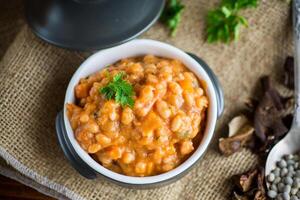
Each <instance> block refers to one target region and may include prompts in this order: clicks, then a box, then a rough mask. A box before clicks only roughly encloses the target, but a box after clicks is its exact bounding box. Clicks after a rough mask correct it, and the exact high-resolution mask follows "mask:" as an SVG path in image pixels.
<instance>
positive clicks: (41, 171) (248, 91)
mask: <svg viewBox="0 0 300 200" xmlns="http://www.w3.org/2000/svg"><path fill="white" fill-rule="evenodd" d="M183 2H184V3H185V5H186V10H185V12H184V14H183V17H182V23H181V24H180V26H179V29H178V32H177V35H176V37H169V35H168V32H167V30H166V29H165V28H164V27H163V26H162V25H160V24H158V23H157V24H156V25H155V26H153V27H152V28H151V29H150V30H148V31H147V32H146V33H145V34H143V36H142V37H143V38H151V39H155V40H160V41H164V42H167V43H170V44H172V45H174V46H176V47H178V48H180V49H183V50H185V51H187V52H193V53H195V54H197V55H198V56H200V57H201V58H203V59H204V60H205V61H206V62H207V63H208V64H209V66H210V67H211V68H212V69H213V70H214V72H215V73H216V74H217V76H218V78H219V79H220V82H221V84H222V86H223V89H224V93H225V102H226V106H225V110H224V114H223V116H222V117H221V118H220V119H219V121H218V126H217V130H216V133H215V137H214V140H213V142H212V144H211V146H210V148H209V150H208V151H207V153H206V155H205V156H204V157H203V158H202V159H201V162H199V163H198V164H197V165H196V167H195V168H194V169H193V170H192V171H191V172H189V173H188V174H187V175H186V176H185V177H183V178H182V179H181V180H179V181H177V182H175V183H173V184H171V185H167V186H164V187H161V188H156V189H151V190H136V189H127V188H122V187H119V186H116V185H114V184H111V183H108V182H106V181H103V180H101V179H97V180H86V179H84V178H83V177H81V176H80V175H79V174H78V173H77V172H76V171H75V170H74V169H73V168H72V167H71V166H70V165H69V163H68V162H67V160H66V159H65V157H64V155H63V153H62V151H61V149H60V147H59V146H58V141H57V138H56V134H55V126H54V121H55V117H56V114H57V113H58V112H59V111H60V110H61V109H62V107H63V99H64V95H65V90H66V87H67V84H68V82H69V80H70V78H71V76H72V74H73V73H74V71H75V70H76V69H77V67H78V66H79V65H80V64H81V63H82V62H83V60H84V59H85V58H86V57H87V56H88V55H90V53H80V52H74V51H69V50H65V49H61V48H58V47H55V46H52V45H50V44H48V43H46V42H44V41H42V40H40V39H39V38H37V37H36V36H35V35H34V34H33V33H32V32H31V30H30V28H29V27H28V26H27V25H26V24H25V20H24V18H23V13H22V12H23V7H22V1H3V2H1V7H0V11H1V12H0V59H1V60H0V80H1V84H0V156H1V157H2V158H3V159H4V160H5V161H6V162H7V163H8V164H9V165H10V166H11V167H12V168H13V169H14V170H16V174H18V173H19V174H22V176H24V177H26V178H27V179H28V180H30V181H32V183H34V184H35V185H40V186H41V187H43V188H45V187H46V188H49V190H51V191H53V192H54V193H52V194H53V195H54V194H55V195H56V196H57V197H60V196H59V195H63V196H65V197H67V198H71V199H91V200H97V199H99V200H100V199H101V200H102V199H103V200H106V199H107V200H111V199H116V200H118V199H120V200H124V199H144V200H147V199H149V200H150V199H151V200H152V199H165V200H179V199H180V200H182V199H189V200H190V199H208V200H211V199H217V200H222V199H228V197H229V194H230V192H231V183H230V181H229V178H230V177H231V176H232V175H233V174H236V173H239V172H242V171H245V170H247V169H249V168H251V167H253V166H255V165H256V163H257V160H256V157H255V156H254V155H252V154H251V153H250V152H248V151H242V152H239V153H236V154H235V155H233V156H231V157H229V158H225V157H223V156H221V155H220V154H219V153H218V151H217V140H218V137H219V136H220V135H222V134H223V133H224V132H225V131H224V130H225V125H226V123H227V122H228V121H229V120H230V118H232V117H233V116H234V115H235V114H236V113H238V112H239V110H241V109H243V102H244V101H245V100H246V99H247V98H249V97H250V96H252V95H255V93H254V92H253V88H255V86H256V84H257V82H258V79H259V77H260V76H262V75H268V74H269V75H271V77H272V78H273V79H274V80H275V81H277V82H278V81H279V80H280V79H281V74H282V68H281V66H282V65H283V62H284V58H285V57H286V56H287V55H289V54H291V52H292V39H291V38H292V37H291V22H290V21H291V20H290V17H289V11H290V10H289V5H288V4H287V3H285V2H284V1H281V0H265V1H261V3H260V5H259V7H258V8H257V9H249V10H246V11H245V12H244V14H245V16H247V18H248V19H249V24H250V27H249V28H247V29H243V31H242V33H241V38H240V40H239V41H238V42H237V43H231V44H230V45H223V44H214V45H211V44H208V43H206V42H205V29H204V28H205V22H204V19H205V15H206V13H207V11H208V10H209V9H211V8H213V7H214V6H215V5H217V3H218V2H219V1H218V0H211V1H206V0H185V1H183ZM2 3H3V4H4V5H3V6H2ZM0 166H4V167H5V166H6V164H5V163H3V162H0ZM0 173H1V171H0ZM2 173H3V170H2ZM30 181H28V182H30ZM28 184H30V183H28ZM33 187H34V186H33ZM35 187H38V186H35ZM41 191H43V190H41ZM45 193H47V192H45ZM58 194H59V195H58Z"/></svg>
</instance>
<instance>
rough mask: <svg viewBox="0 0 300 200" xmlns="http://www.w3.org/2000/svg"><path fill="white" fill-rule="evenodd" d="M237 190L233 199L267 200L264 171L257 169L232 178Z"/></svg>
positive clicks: (233, 194) (234, 191) (260, 168)
mask: <svg viewBox="0 0 300 200" xmlns="http://www.w3.org/2000/svg"><path fill="white" fill-rule="evenodd" d="M232 179H233V182H234V185H235V189H234V190H233V193H232V199H236V200H248V199H249V200H250V199H251V200H252V199H254V200H266V199H267V196H266V188H265V183H264V169H263V168H262V167H257V168H255V169H253V170H250V171H248V172H246V173H243V174H239V175H234V176H233V177H232Z"/></svg>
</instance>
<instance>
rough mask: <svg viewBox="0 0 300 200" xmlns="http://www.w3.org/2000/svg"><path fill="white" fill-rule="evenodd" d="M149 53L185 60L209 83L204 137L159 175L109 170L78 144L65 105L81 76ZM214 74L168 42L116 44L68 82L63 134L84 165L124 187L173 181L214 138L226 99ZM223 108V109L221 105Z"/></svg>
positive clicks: (206, 87) (199, 76)
mask: <svg viewBox="0 0 300 200" xmlns="http://www.w3.org/2000/svg"><path fill="white" fill-rule="evenodd" d="M147 54H152V55H156V56H160V57H166V58H175V59H178V60H180V61H181V62H183V64H185V65H186V67H187V68H189V69H190V70H191V71H192V72H194V73H195V75H197V77H198V78H199V79H200V80H202V81H204V82H205V83H206V84H205V88H204V89H205V92H206V94H207V96H208V99H209V108H208V115H207V122H206V128H205V131H204V136H203V139H202V141H201V143H200V145H199V146H198V147H197V149H196V150H195V152H194V153H193V154H192V155H191V156H190V157H189V158H188V159H187V160H186V161H185V162H183V163H182V164H181V165H179V166H178V167H176V168H175V169H173V170H171V171H168V172H166V173H163V174H160V175H155V176H148V177H132V176H126V175H122V174H118V173H116V172H113V171H111V170H109V169H106V168H105V167H103V166H102V165H101V164H99V163H98V162H96V161H95V160H94V159H93V158H92V157H91V156H90V155H89V154H88V153H87V152H85V151H84V150H83V149H82V148H81V147H80V145H79V143H78V142H77V141H76V139H75V137H74V133H73V130H72V128H71V126H70V123H69V120H68V117H67V114H66V104H67V103H71V102H74V101H75V96H74V87H75V86H76V84H77V83H78V82H79V80H80V78H83V77H87V76H89V75H90V74H92V73H95V72H97V71H99V70H101V69H102V68H104V67H106V66H107V65H109V64H112V63H115V62H116V61H118V60H120V59H122V58H128V57H135V56H141V55H147ZM204 64H205V63H204V62H203V64H202V65H204ZM206 68H207V66H206ZM212 75H213V73H212V71H210V70H208V71H206V70H205V68H204V66H201V65H200V64H199V62H197V61H196V60H195V59H194V58H192V57H191V56H190V55H188V54H187V53H185V52H183V51H182V50H180V49H178V48H176V47H174V46H171V45H169V44H165V43H162V42H158V41H154V40H146V39H136V40H132V41H131V42H128V43H125V44H122V45H120V46H117V47H113V48H110V49H106V50H102V51H99V52H97V53H95V54H94V55H92V56H91V57H89V58H88V59H87V60H86V61H84V62H83V63H82V64H81V66H80V67H79V68H78V69H77V71H76V72H75V74H74V75H73V77H72V79H71V81H70V83H69V85H68V88H67V92H66V96H65V102H64V109H63V117H62V118H63V119H61V120H63V122H61V126H64V128H65V132H64V131H63V132H64V133H63V134H65V135H64V137H65V138H66V139H68V140H69V144H70V146H72V148H73V149H74V152H75V153H76V154H77V155H76V156H78V157H79V158H80V159H81V160H82V161H83V162H84V164H85V166H89V167H90V168H91V169H92V170H93V171H94V172H96V173H97V174H100V175H102V176H104V177H106V178H108V179H109V180H111V181H113V182H116V183H119V184H121V185H125V186H142V187H145V186H150V185H157V184H160V183H166V182H170V181H171V180H176V179H177V178H178V177H181V176H182V175H183V174H185V173H184V172H187V171H188V169H190V168H191V167H192V166H193V165H194V164H195V163H196V162H197V161H198V160H200V158H201V156H202V155H203V154H204V152H205V151H206V150H207V148H208V146H209V143H210V141H211V140H212V137H213V134H214V130H215V126H216V121H217V117H218V113H219V111H220V110H219V111H218V108H220V105H218V104H220V102H218V101H220V99H221V101H223V99H222V98H223V96H222V92H220V91H221V89H220V88H219V90H218V89H216V83H215V81H216V80H215V77H212ZM220 93H221V94H220ZM220 96H221V97H220ZM221 104H223V102H221ZM221 109H223V108H222V106H221ZM57 121H59V120H57ZM57 123H58V122H57ZM64 128H63V129H64ZM60 143H61V141H60ZM67 157H68V156H67ZM71 164H72V165H74V163H72V162H71ZM75 168H76V167H75Z"/></svg>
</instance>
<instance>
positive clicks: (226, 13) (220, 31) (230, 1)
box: [206, 0, 258, 43]
mask: <svg viewBox="0 0 300 200" xmlns="http://www.w3.org/2000/svg"><path fill="white" fill-rule="evenodd" d="M257 4H258V0H222V1H221V5H220V6H219V7H218V8H216V9H214V10H211V11H209V12H208V14H207V20H206V22H207V30H206V32H207V41H208V42H209V43H213V42H217V41H221V42H225V43H228V42H230V41H231V40H237V39H238V38H239V34H240V28H241V27H242V26H245V27H248V22H247V20H246V18H244V17H243V16H241V15H239V11H240V10H242V9H246V8H255V7H257Z"/></svg>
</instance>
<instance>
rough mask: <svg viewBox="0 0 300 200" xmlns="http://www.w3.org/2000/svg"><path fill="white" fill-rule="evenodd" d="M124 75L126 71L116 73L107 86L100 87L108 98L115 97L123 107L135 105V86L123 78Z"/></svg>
mask: <svg viewBox="0 0 300 200" xmlns="http://www.w3.org/2000/svg"><path fill="white" fill-rule="evenodd" d="M124 76H125V73H124V72H120V73H118V74H116V75H115V76H114V77H113V78H112V80H111V81H110V82H109V83H108V84H107V85H106V86H105V87H102V88H100V89H99V92H100V93H101V94H103V95H104V97H105V98H106V99H108V100H111V99H114V100H115V101H116V102H117V103H119V104H121V105H122V107H125V106H129V107H133V105H134V100H133V95H134V91H133V87H132V85H130V83H128V82H127V81H125V80H124V79H123V77H124Z"/></svg>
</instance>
